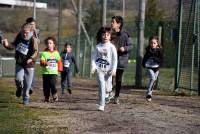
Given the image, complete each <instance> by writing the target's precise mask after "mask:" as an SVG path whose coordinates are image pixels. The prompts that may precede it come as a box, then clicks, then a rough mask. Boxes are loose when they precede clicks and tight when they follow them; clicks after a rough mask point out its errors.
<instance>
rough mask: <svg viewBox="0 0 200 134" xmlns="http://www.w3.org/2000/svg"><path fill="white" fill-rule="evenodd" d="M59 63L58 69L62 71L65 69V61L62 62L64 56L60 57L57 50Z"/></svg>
mask: <svg viewBox="0 0 200 134" xmlns="http://www.w3.org/2000/svg"><path fill="white" fill-rule="evenodd" d="M57 60H58V62H57V64H58V71H59V72H62V71H63V63H62V58H61V57H60V54H59V52H58V51H57Z"/></svg>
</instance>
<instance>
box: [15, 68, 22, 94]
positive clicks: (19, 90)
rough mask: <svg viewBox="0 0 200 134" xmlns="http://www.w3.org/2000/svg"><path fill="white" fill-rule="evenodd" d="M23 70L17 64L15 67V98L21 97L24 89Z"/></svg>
mask: <svg viewBox="0 0 200 134" xmlns="http://www.w3.org/2000/svg"><path fill="white" fill-rule="evenodd" d="M23 81H24V68H23V67H22V66H20V65H18V64H16V66H15V83H16V87H17V90H16V96H17V97H20V96H21V95H22V90H23V87H24V82H23Z"/></svg>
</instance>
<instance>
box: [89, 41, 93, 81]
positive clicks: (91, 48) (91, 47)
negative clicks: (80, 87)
mask: <svg viewBox="0 0 200 134" xmlns="http://www.w3.org/2000/svg"><path fill="white" fill-rule="evenodd" d="M92 53H93V39H92V40H91V45H90V64H89V65H90V70H89V74H90V75H89V76H90V78H92V74H91V72H90V71H91V62H92Z"/></svg>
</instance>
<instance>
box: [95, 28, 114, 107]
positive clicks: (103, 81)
mask: <svg viewBox="0 0 200 134" xmlns="http://www.w3.org/2000/svg"><path fill="white" fill-rule="evenodd" d="M110 40H111V28H109V27H101V28H100V29H99V31H98V33H97V43H98V44H97V46H96V48H95V49H94V52H93V56H92V68H91V73H92V74H94V72H95V71H96V73H97V81H98V85H99V102H98V110H100V111H104V107H105V95H106V91H109V90H112V76H114V75H115V74H116V68H117V50H116V48H115V46H114V45H113V44H112V43H111V42H110Z"/></svg>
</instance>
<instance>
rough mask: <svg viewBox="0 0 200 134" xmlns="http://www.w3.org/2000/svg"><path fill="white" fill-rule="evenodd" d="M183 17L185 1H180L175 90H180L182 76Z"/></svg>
mask: <svg viewBox="0 0 200 134" xmlns="http://www.w3.org/2000/svg"><path fill="white" fill-rule="evenodd" d="M182 15H183V0H179V12H178V41H177V42H178V43H177V48H176V69H175V81H174V89H175V90H176V91H177V90H178V85H179V76H180V55H181V54H180V50H181V40H182Z"/></svg>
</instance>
